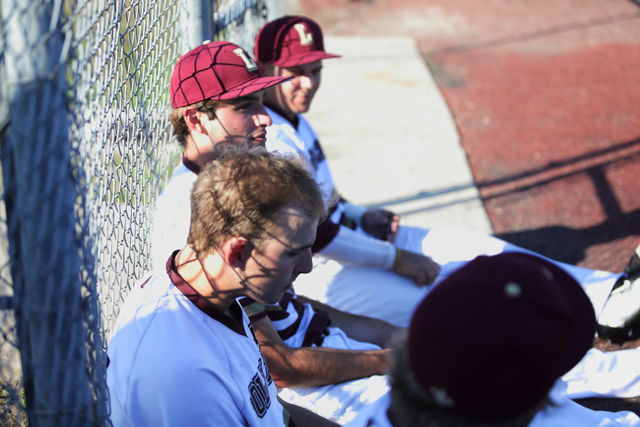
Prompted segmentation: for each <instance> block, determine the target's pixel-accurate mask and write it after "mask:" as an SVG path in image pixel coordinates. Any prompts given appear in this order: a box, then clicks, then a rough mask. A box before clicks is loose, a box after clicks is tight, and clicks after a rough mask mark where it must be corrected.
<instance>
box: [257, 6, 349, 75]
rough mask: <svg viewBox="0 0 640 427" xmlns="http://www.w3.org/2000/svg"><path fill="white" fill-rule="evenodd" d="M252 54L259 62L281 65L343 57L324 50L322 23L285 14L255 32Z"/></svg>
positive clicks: (301, 63) (288, 65) (289, 65)
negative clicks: (320, 24)
mask: <svg viewBox="0 0 640 427" xmlns="http://www.w3.org/2000/svg"><path fill="white" fill-rule="evenodd" d="M253 53H254V56H255V57H256V60H257V61H258V62H265V63H273V64H274V65H278V66H280V67H293V66H296V65H304V64H308V63H310V62H314V61H319V60H321V59H329V58H339V57H340V55H334V54H331V53H327V52H325V51H324V42H323V39H322V30H321V29H320V26H319V25H318V24H317V23H316V22H315V21H313V20H311V19H309V18H306V17H304V16H283V17H282V18H279V19H276V20H275V21H271V22H269V23H267V24H266V25H265V26H264V27H262V28H261V29H260V31H259V32H258V34H257V35H256V41H255V44H254V46H253Z"/></svg>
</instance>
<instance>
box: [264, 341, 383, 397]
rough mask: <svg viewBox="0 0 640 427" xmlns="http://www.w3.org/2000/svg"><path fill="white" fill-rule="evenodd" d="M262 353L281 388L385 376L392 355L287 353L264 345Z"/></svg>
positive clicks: (313, 350) (319, 349)
mask: <svg viewBox="0 0 640 427" xmlns="http://www.w3.org/2000/svg"><path fill="white" fill-rule="evenodd" d="M262 352H263V354H264V356H265V359H266V360H267V365H268V366H269V371H270V372H271V376H272V377H273V379H274V380H275V382H276V385H277V386H278V387H318V386H323V385H327V384H337V383H341V382H344V381H349V380H354V379H358V378H365V377H369V376H371V375H383V374H385V373H386V372H387V369H388V367H389V363H390V352H391V351H390V350H388V349H384V350H370V351H360V350H341V349H335V348H324V347H302V348H295V349H294V348H289V349H287V351H284V352H283V351H280V350H279V349H276V348H273V347H269V346H268V345H267V346H265V345H262Z"/></svg>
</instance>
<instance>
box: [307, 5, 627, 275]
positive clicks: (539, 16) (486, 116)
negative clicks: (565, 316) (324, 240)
mask: <svg viewBox="0 0 640 427" xmlns="http://www.w3.org/2000/svg"><path fill="white" fill-rule="evenodd" d="M299 5H300V7H301V11H300V12H301V13H303V14H306V15H308V16H311V17H313V18H314V19H316V20H318V22H320V24H321V25H322V26H323V28H324V30H325V32H326V33H328V34H333V35H361V36H369V35H371V36H408V37H413V38H415V39H416V41H417V44H418V46H419V48H420V50H421V52H422V54H423V57H424V58H425V61H426V63H427V65H428V66H429V67H430V69H431V71H432V73H433V74H434V76H435V77H436V80H437V82H438V84H439V86H440V89H441V91H442V93H443V94H444V96H445V98H446V100H447V102H448V105H449V107H450V109H451V111H452V113H453V116H454V118H455V121H456V123H457V126H458V130H459V132H460V136H461V138H462V145H463V147H464V149H465V150H466V153H467V156H468V159H469V163H470V166H471V169H472V173H473V176H474V179H475V181H476V184H477V186H478V188H479V189H480V194H481V196H482V199H483V202H484V206H485V209H486V211H487V213H488V215H489V218H490V220H491V223H492V226H493V229H494V231H495V233H496V234H497V235H499V236H501V237H502V238H504V239H506V240H509V241H512V242H514V243H517V244H520V245H521V246H524V247H527V248H530V249H533V250H536V251H538V252H541V253H544V254H546V255H549V256H551V257H552V258H555V259H558V260H562V261H566V262H571V263H575V264H580V265H584V266H588V267H592V268H601V269H606V270H612V271H619V270H620V269H622V268H623V267H624V265H625V264H626V262H627V259H628V257H629V256H630V254H631V252H632V250H633V248H635V246H636V245H638V244H639V243H640V2H638V1H634V0H563V1H562V2H558V1H557V0H484V1H478V0H431V1H429V0H422V1H420V0H393V1H392V0H361V1H357V0H322V1H321V0H300V1H299Z"/></svg>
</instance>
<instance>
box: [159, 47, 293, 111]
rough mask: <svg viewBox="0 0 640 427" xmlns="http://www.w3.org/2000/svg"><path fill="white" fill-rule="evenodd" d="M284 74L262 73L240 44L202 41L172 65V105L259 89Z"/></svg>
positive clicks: (249, 92)
mask: <svg viewBox="0 0 640 427" xmlns="http://www.w3.org/2000/svg"><path fill="white" fill-rule="evenodd" d="M284 80H287V77H263V76H261V75H260V72H259V71H258V66H257V65H256V63H255V61H254V60H253V58H251V56H249V54H248V53H247V52H246V51H245V50H244V49H242V48H241V47H240V46H238V45H235V44H233V43H230V42H226V41H216V42H208V43H203V44H201V45H200V46H198V47H196V48H195V49H192V50H190V51H189V52H187V53H186V54H185V55H183V56H182V57H181V58H180V59H178V62H176V65H175V67H174V68H173V74H172V75H171V85H170V92H169V97H170V98H171V107H173V108H178V107H184V106H186V105H191V104H195V103H196V102H200V101H204V100H205V99H232V98H238V97H241V96H245V95H249V94H252V93H254V92H258V91H261V90H263V89H266V88H268V87H270V86H273V85H275V84H278V83H280V82H282V81H284Z"/></svg>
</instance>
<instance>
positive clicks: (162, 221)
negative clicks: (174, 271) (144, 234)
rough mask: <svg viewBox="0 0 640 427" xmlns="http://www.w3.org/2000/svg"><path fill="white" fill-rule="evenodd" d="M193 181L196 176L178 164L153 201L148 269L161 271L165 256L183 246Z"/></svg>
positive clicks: (189, 219)
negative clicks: (149, 266) (153, 209)
mask: <svg viewBox="0 0 640 427" xmlns="http://www.w3.org/2000/svg"><path fill="white" fill-rule="evenodd" d="M197 178H198V175H196V174H195V173H194V172H192V171H191V170H189V168H187V167H186V166H185V165H184V164H183V163H180V165H179V166H178V167H176V168H175V169H174V170H173V173H172V174H171V179H170V180H169V182H168V183H167V186H166V187H165V189H164V191H163V192H162V194H161V195H160V197H158V200H157V201H156V207H155V211H154V213H153V224H152V227H151V266H152V267H153V269H154V270H157V269H160V270H161V269H164V266H165V263H166V261H167V254H170V253H171V252H173V251H175V250H176V249H181V248H182V247H183V246H184V245H185V244H186V243H187V237H188V236H189V223H190V222H191V189H192V188H193V184H194V183H195V182H196V179H197Z"/></svg>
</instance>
